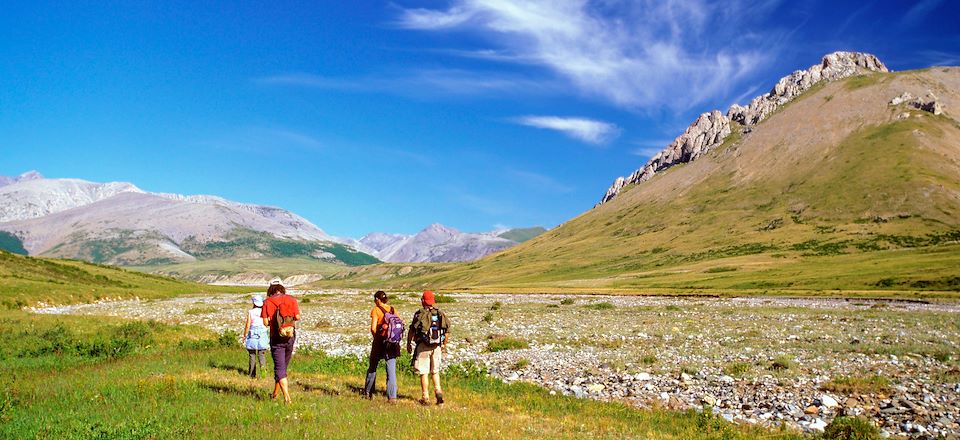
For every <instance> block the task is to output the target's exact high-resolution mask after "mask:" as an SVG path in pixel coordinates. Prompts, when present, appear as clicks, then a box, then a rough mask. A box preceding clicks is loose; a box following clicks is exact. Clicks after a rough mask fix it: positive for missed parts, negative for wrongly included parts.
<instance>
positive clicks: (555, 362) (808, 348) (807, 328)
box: [37, 290, 960, 436]
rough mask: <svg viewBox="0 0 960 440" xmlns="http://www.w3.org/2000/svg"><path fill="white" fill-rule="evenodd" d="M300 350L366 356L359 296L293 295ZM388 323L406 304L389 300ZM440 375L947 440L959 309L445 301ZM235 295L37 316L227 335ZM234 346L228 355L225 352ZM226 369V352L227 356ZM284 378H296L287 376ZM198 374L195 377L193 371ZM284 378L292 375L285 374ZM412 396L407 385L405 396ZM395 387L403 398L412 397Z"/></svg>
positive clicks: (744, 302) (765, 420)
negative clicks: (461, 367) (467, 372)
mask: <svg viewBox="0 0 960 440" xmlns="http://www.w3.org/2000/svg"><path fill="white" fill-rule="evenodd" d="M297 295H298V297H299V298H300V300H301V303H302V311H303V315H304V323H303V325H302V326H301V337H300V349H301V350H305V349H310V348H319V349H321V350H323V351H324V352H326V353H327V354H329V355H334V356H342V355H346V356H356V357H360V356H363V355H364V354H365V353H366V351H367V350H368V344H369V340H368V337H367V331H366V327H365V326H366V323H367V319H368V316H369V315H368V314H369V308H370V307H371V304H370V299H369V295H368V293H359V292H356V291H346V290H344V291H326V292H314V291H309V292H298V293H297ZM392 298H393V299H392V300H391V304H393V305H394V306H395V307H397V309H398V310H399V311H400V313H401V315H402V316H403V317H404V319H407V320H409V315H412V313H413V311H414V310H415V308H416V307H417V304H418V301H417V299H416V295H415V294H398V295H394V296H392ZM443 298H444V299H445V300H446V301H447V302H445V303H442V304H440V307H441V308H443V309H444V310H445V311H446V312H447V313H448V315H449V316H450V317H451V319H452V321H453V323H454V329H453V331H452V334H453V338H452V339H451V342H450V345H449V353H448V359H449V361H450V363H451V364H457V363H465V362H475V363H477V364H479V365H482V366H484V367H485V368H486V369H487V370H488V371H490V372H491V373H492V375H493V376H495V377H498V378H500V379H502V380H503V381H504V382H506V383H508V384H510V383H526V382H529V383H533V384H537V385H541V386H544V387H546V388H547V389H549V390H550V394H557V395H567V396H575V397H590V398H595V399H600V400H609V401H618V402H626V403H629V404H631V405H634V406H638V407H642V408H671V409H681V410H682V409H691V408H694V409H696V408H702V407H703V406H704V405H706V406H708V407H711V408H712V410H713V411H714V412H715V413H717V414H718V415H720V417H722V418H725V419H727V420H731V421H737V422H741V423H742V424H743V425H745V426H746V425H752V424H756V425H766V426H780V425H786V426H788V427H794V428H798V429H802V430H807V431H817V430H820V429H822V428H823V426H824V425H825V424H826V423H829V422H830V421H831V420H832V419H833V418H835V417H836V416H838V415H858V416H864V417H867V418H869V419H871V420H873V421H875V422H876V423H877V424H878V425H880V426H881V427H882V429H883V430H884V431H885V432H887V433H889V434H908V435H934V436H935V435H938V434H943V435H953V436H957V435H960V404H958V403H957V402H960V319H958V318H960V303H957V302H953V301H947V300H942V301H939V302H931V303H923V302H910V301H879V300H869V299H846V300H845V299H826V298H775V297H755V298H695V297H694V298H689V297H687V298H684V297H649V296H647V297H641V296H598V295H579V296H578V295H476V294H454V295H447V296H444V297H443ZM247 301H248V296H246V295H234V294H225V295H216V296H196V297H179V298H174V299H165V300H151V301H122V302H113V303H101V304H86V305H72V306H64V307H57V308H46V309H40V310H37V311H38V312H42V313H55V314H79V315H88V316H99V315H117V316H124V317H132V318H141V319H153V320H158V321H160V322H166V323H183V324H198V325H201V326H204V327H207V328H209V329H211V330H215V331H218V332H219V331H225V330H235V331H240V330H242V324H243V322H242V319H241V318H242V317H243V312H244V309H245V308H246V307H247V304H248V302H247ZM238 351H239V350H238ZM235 356H236V357H237V358H239V357H241V354H240V353H238V354H236V355H235ZM294 371H296V367H294ZM207 374H209V372H208V373H207ZM294 375H295V374H294ZM410 386H415V385H410ZM410 386H408V385H404V391H405V392H408V393H409V392H410V391H409V390H410V389H412V388H410Z"/></svg>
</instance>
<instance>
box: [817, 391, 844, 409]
mask: <svg viewBox="0 0 960 440" xmlns="http://www.w3.org/2000/svg"><path fill="white" fill-rule="evenodd" d="M820 403H821V404H822V405H823V406H825V407H827V408H836V407H838V406H840V403H839V402H837V400H836V399H834V398H833V397H830V396H829V395H826V394H824V395H822V396H820Z"/></svg>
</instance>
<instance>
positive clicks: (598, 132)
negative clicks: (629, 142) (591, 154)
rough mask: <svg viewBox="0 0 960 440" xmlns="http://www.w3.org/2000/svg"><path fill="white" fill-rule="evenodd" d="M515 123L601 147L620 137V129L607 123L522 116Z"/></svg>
mask: <svg viewBox="0 0 960 440" xmlns="http://www.w3.org/2000/svg"><path fill="white" fill-rule="evenodd" d="M515 122H516V123H518V124H521V125H526V126H529V127H536V128H545V129H548V130H556V131H559V132H561V133H563V134H565V135H567V136H569V137H571V138H574V139H577V140H580V141H583V142H586V143H589V144H594V145H601V144H605V143H607V142H610V141H611V140H613V139H615V138H616V137H617V136H619V135H620V128H619V127H617V126H616V125H615V124H611V123H609V122H603V121H597V120H594V119H587V118H571V117H562V116H522V117H519V118H516V119H515Z"/></svg>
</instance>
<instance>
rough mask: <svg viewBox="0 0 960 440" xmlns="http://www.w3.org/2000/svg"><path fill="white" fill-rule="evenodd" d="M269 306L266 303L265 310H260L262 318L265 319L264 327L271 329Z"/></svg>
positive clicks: (264, 304)
mask: <svg viewBox="0 0 960 440" xmlns="http://www.w3.org/2000/svg"><path fill="white" fill-rule="evenodd" d="M268 307H269V305H268V304H267V303H266V302H264V303H263V308H261V309H260V317H261V318H263V325H264V327H270V309H269V308H268Z"/></svg>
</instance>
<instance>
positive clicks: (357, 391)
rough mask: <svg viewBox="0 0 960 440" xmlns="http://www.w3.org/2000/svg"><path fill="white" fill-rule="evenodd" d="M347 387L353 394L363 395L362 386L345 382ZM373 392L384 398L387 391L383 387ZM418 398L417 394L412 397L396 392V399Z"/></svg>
mask: <svg viewBox="0 0 960 440" xmlns="http://www.w3.org/2000/svg"><path fill="white" fill-rule="evenodd" d="M347 388H349V389H350V391H351V394H355V395H357V396H363V392H364V389H363V387H361V386H358V385H353V384H347ZM373 394H374V395H376V396H381V397H383V398H384V399H386V398H387V391H386V390H383V389H378V390H374V392H373ZM419 399H420V397H419V395H417V397H414V396H413V395H412V394H405V393H401V392H399V391H398V392H397V400H409V401H417V400H419Z"/></svg>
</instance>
